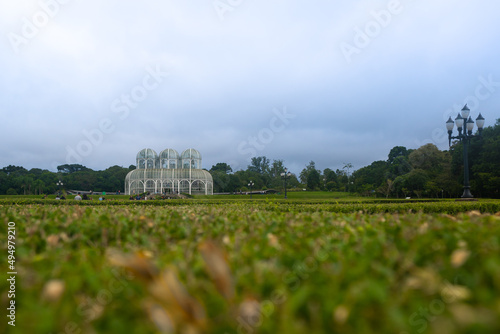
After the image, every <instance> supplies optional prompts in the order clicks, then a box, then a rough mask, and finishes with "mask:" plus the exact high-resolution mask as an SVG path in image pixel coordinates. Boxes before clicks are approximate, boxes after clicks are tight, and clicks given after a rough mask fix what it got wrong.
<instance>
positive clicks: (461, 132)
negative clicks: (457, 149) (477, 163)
mask: <svg viewBox="0 0 500 334" xmlns="http://www.w3.org/2000/svg"><path fill="white" fill-rule="evenodd" d="M469 114H470V109H469V107H467V104H466V105H465V106H464V107H463V108H462V111H461V112H460V113H458V116H457V117H456V118H455V122H453V120H452V119H451V117H450V118H449V119H448V121H447V122H446V129H447V130H448V143H449V145H450V146H451V140H452V139H458V140H459V141H461V142H462V143H463V145H464V193H463V195H462V198H474V196H472V194H471V192H470V185H469V155H468V148H469V145H470V140H471V138H473V137H481V133H482V132H483V126H484V117H483V116H481V113H479V116H477V118H476V123H477V130H478V132H479V134H477V135H473V134H472V130H473V129H474V121H473V120H472V118H471V117H470V116H469ZM454 124H456V125H457V130H458V136H452V133H453V126H454Z"/></svg>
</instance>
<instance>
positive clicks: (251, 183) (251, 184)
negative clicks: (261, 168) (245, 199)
mask: <svg viewBox="0 0 500 334" xmlns="http://www.w3.org/2000/svg"><path fill="white" fill-rule="evenodd" d="M254 184H255V183H253V181H250V182H248V186H249V187H250V199H252V187H253V185H254Z"/></svg>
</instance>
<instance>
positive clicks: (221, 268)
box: [198, 241, 234, 300]
mask: <svg viewBox="0 0 500 334" xmlns="http://www.w3.org/2000/svg"><path fill="white" fill-rule="evenodd" d="M198 249H199V250H200V252H201V256H202V257H203V260H204V261H205V265H206V268H207V271H208V274H209V275H210V278H211V279H212V281H213V282H214V284H215V287H216V288H217V290H218V291H219V293H220V294H221V295H222V296H223V297H224V298H226V300H231V299H232V298H233V297H234V282H233V277H232V274H231V269H230V268H229V264H228V262H227V258H226V255H225V253H224V252H223V251H222V250H221V249H220V248H219V247H218V246H216V245H215V243H213V242H211V241H205V242H203V243H201V244H200V245H199V247H198Z"/></svg>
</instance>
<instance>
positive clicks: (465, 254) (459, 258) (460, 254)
mask: <svg viewBox="0 0 500 334" xmlns="http://www.w3.org/2000/svg"><path fill="white" fill-rule="evenodd" d="M469 255H470V252H469V251H468V250H467V249H464V248H459V249H456V250H454V251H453V253H452V254H451V260H450V262H451V265H452V266H453V267H455V268H458V267H461V266H462V265H463V264H464V263H465V261H467V259H468V258H469Z"/></svg>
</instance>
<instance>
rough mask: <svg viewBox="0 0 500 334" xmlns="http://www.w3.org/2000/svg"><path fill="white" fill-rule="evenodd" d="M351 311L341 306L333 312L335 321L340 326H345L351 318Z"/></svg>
mask: <svg viewBox="0 0 500 334" xmlns="http://www.w3.org/2000/svg"><path fill="white" fill-rule="evenodd" d="M349 313H350V312H349V309H348V308H347V307H346V306H345V305H339V306H337V307H336V308H335V310H334V311H333V319H334V320H335V322H336V323H337V324H339V325H343V324H344V323H345V322H346V321H347V319H348V318H349Z"/></svg>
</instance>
